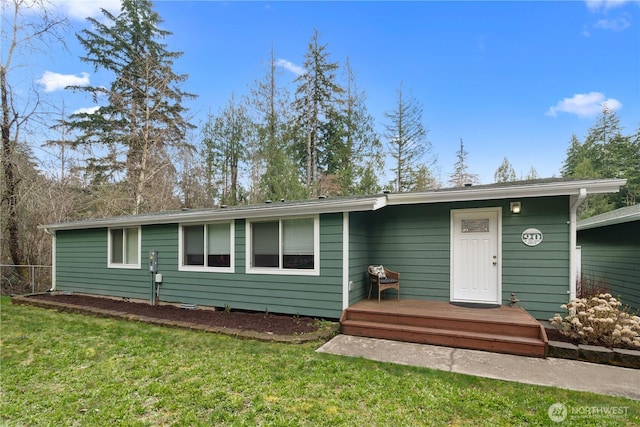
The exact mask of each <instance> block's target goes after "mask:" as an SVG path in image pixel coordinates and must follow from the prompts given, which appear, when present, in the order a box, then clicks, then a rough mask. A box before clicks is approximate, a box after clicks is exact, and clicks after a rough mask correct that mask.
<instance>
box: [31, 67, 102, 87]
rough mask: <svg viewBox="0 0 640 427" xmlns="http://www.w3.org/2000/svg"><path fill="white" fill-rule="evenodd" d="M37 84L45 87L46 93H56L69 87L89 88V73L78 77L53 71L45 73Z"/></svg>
mask: <svg viewBox="0 0 640 427" xmlns="http://www.w3.org/2000/svg"><path fill="white" fill-rule="evenodd" d="M36 83H40V84H41V85H44V91H45V92H55V91H56V90H62V89H64V88H66V87H67V86H88V85H89V73H81V75H80V76H79V77H78V76H75V75H73V74H59V73H54V72H53V71H45V72H44V73H42V77H40V79H38V80H36Z"/></svg>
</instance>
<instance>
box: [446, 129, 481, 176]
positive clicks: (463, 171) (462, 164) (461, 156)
mask: <svg viewBox="0 0 640 427" xmlns="http://www.w3.org/2000/svg"><path fill="white" fill-rule="evenodd" d="M456 157H457V158H458V160H457V161H456V163H455V164H454V165H453V173H452V174H451V175H450V176H449V184H450V185H451V186H452V187H464V186H465V185H467V184H477V183H479V182H480V180H479V179H478V175H476V174H474V173H470V172H469V171H468V169H469V165H468V164H467V159H468V157H469V153H468V152H467V151H466V150H465V149H464V141H463V140H462V138H460V150H458V151H456Z"/></svg>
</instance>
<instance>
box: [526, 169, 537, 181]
mask: <svg viewBox="0 0 640 427" xmlns="http://www.w3.org/2000/svg"><path fill="white" fill-rule="evenodd" d="M539 178H540V176H539V175H538V171H537V170H536V168H534V167H533V166H531V169H529V172H527V176H525V177H524V179H525V180H526V181H533V180H534V179H539Z"/></svg>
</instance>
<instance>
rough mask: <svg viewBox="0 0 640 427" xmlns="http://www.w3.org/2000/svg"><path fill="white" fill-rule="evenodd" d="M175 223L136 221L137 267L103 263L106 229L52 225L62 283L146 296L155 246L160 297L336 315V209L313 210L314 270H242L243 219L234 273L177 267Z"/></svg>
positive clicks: (339, 274) (339, 279) (338, 287)
mask: <svg viewBox="0 0 640 427" xmlns="http://www.w3.org/2000/svg"><path fill="white" fill-rule="evenodd" d="M178 228H179V227H178V224H168V225H152V226H144V227H142V268H141V269H139V270H131V269H107V229H97V230H81V231H70V232H69V231H60V232H58V236H57V251H58V252H57V286H58V289H59V290H62V291H74V292H84V293H91V294H100V295H108V296H118V297H129V298H141V299H147V300H148V299H149V298H150V295H151V283H150V282H151V275H150V273H149V272H148V268H147V255H148V253H149V251H151V250H157V251H158V254H159V255H158V266H159V272H160V273H162V275H163V283H162V285H161V287H160V297H159V298H160V300H161V301H166V302H175V303H188V304H199V305H204V306H212V307H225V306H230V307H231V308H232V309H242V310H257V311H269V312H272V313H289V314H304V315H308V316H318V317H327V318H338V317H340V314H341V312H342V214H331V215H322V216H321V218H320V254H321V255H320V276H295V275H276V274H246V259H245V248H246V243H245V237H246V229H245V221H244V220H236V222H235V273H233V274H232V273H220V272H192V271H179V270H178V256H179V254H178Z"/></svg>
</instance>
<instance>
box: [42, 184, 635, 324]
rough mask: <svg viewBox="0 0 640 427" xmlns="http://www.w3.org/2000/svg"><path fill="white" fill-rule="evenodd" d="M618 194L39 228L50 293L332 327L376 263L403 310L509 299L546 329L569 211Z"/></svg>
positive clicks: (563, 292)
mask: <svg viewBox="0 0 640 427" xmlns="http://www.w3.org/2000/svg"><path fill="white" fill-rule="evenodd" d="M624 183H625V181H624V180H617V179H608V180H558V179H548V180H537V181H529V182H516V183H505V184H492V185H480V186H469V187H463V188H453V189H441V190H433V191H426V192H419V193H397V194H396V193H385V194H377V195H371V196H365V197H348V198H334V199H332V198H319V199H314V200H306V201H296V202H287V201H283V202H273V203H264V204H260V205H250V206H237V207H224V206H222V207H220V208H215V209H206V210H183V211H179V212H167V213H158V214H145V215H134V216H122V217H116V218H108V219H96V220H89V221H81V222H70V223H62V224H52V225H46V226H43V227H44V228H45V229H46V230H47V231H48V232H49V233H50V234H52V235H53V266H54V279H53V289H54V290H57V291H63V292H75V293H86V294H94V295H102V296H110V297H117V298H130V299H140V300H147V301H150V302H152V301H154V300H155V299H156V298H157V299H158V300H160V301H162V302H171V303H181V304H197V305H201V306H211V307H226V306H228V307H231V308H233V309H244V310H256V311H265V310H268V311H269V312H273V313H289V314H300V315H307V316H318V317H326V318H339V317H340V315H341V313H342V311H343V310H344V309H345V308H347V307H348V306H350V305H352V304H355V303H357V302H358V301H361V300H363V299H366V298H367V295H368V292H369V286H370V282H369V278H368V275H367V274H366V271H367V267H368V266H369V265H372V264H377V265H379V264H382V265H384V266H385V267H388V268H389V269H391V270H395V271H398V272H400V273H401V287H400V298H401V299H415V300H437V301H451V302H461V303H475V304H493V305H495V304H509V303H510V300H511V298H512V295H513V296H515V298H517V299H518V300H519V301H520V302H519V304H520V305H521V306H522V307H524V308H525V309H526V310H527V311H529V312H530V313H531V314H533V315H534V316H535V317H536V318H538V319H547V318H549V317H551V316H553V314H554V313H556V312H557V311H558V309H559V306H560V305H561V304H563V303H565V302H567V301H568V299H569V297H571V296H572V295H575V283H576V268H577V262H576V250H575V249H572V248H575V247H576V210H577V208H578V206H579V205H580V203H581V202H582V201H583V200H584V198H585V197H586V195H587V194H597V193H606V192H616V191H618V190H619V188H620V187H621V186H622V185H624ZM151 251H156V252H155V253H153V254H154V259H155V261H156V262H157V273H158V274H159V276H156V275H155V273H154V274H152V273H150V269H149V256H150V253H151ZM154 277H155V278H156V279H154ZM160 277H161V280H159V279H160ZM156 281H157V282H160V281H161V284H160V285H158V286H157V287H156V285H155V284H154V282H156ZM156 288H157V289H159V291H158V293H157V294H156V293H155V291H154V289H156ZM385 292H388V295H387V296H388V297H389V298H395V297H396V295H395V291H394V290H389V291H385Z"/></svg>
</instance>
